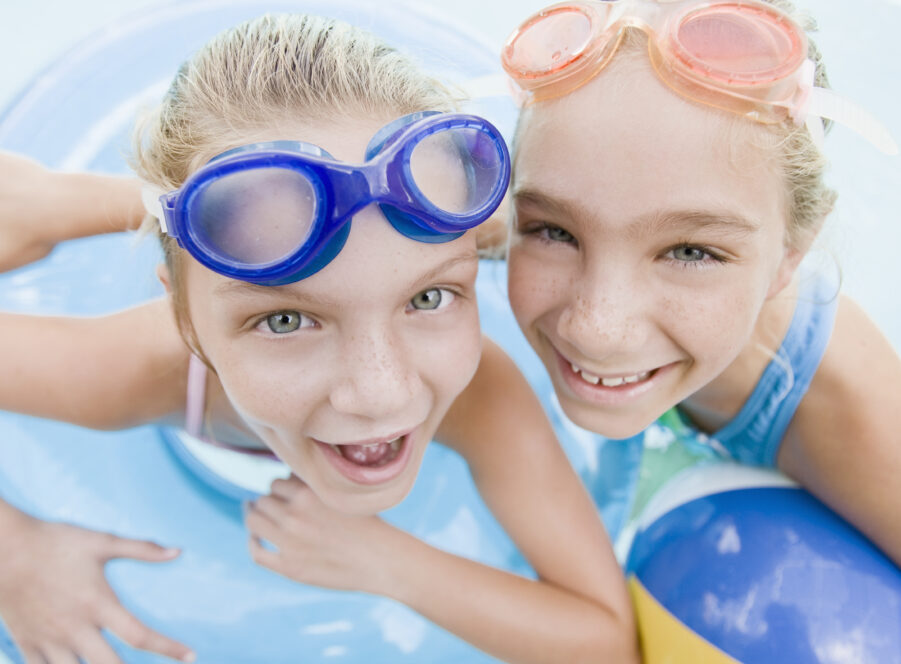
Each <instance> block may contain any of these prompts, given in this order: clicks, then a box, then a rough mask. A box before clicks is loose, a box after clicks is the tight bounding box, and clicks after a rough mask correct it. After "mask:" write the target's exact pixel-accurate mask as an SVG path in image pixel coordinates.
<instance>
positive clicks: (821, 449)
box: [778, 297, 901, 565]
mask: <svg viewBox="0 0 901 664" xmlns="http://www.w3.org/2000/svg"><path fill="white" fill-rule="evenodd" d="M778 463H779V467H780V468H781V469H782V470H783V471H785V472H786V473H787V474H788V475H790V476H791V477H793V478H795V479H796V480H797V481H798V482H800V483H801V484H803V485H804V486H805V487H807V488H808V489H810V491H811V492H813V493H814V494H816V495H817V496H818V497H819V498H820V499H821V500H823V501H824V502H825V503H826V504H828V505H829V506H830V507H832V508H833V509H835V510H836V511H837V512H838V513H840V514H841V515H842V516H844V517H845V518H846V519H848V520H849V521H850V522H851V523H853V524H854V525H855V526H857V528H859V529H860V530H861V531H862V532H863V533H864V535H866V536H867V537H869V538H870V539H871V540H872V541H873V542H874V543H875V544H876V545H877V546H879V547H880V548H881V549H882V550H883V551H884V552H885V553H886V554H887V555H888V556H889V557H890V558H892V559H893V560H894V561H895V563H896V564H899V565H901V530H899V529H898V517H897V514H898V506H899V505H901V484H899V483H898V477H899V475H901V358H899V357H898V354H897V353H896V352H895V351H894V350H893V348H892V346H891V344H890V343H889V342H888V340H887V339H886V338H885V337H884V336H883V335H882V333H881V332H880V331H879V330H878V329H877V327H876V326H875V325H874V323H873V322H872V321H871V320H870V319H869V318H868V317H867V316H866V314H865V313H864V312H863V311H862V310H861V309H860V308H859V307H858V306H857V305H856V304H855V303H854V302H852V301H851V300H850V299H848V298H846V297H842V299H841V301H840V304H839V308H838V314H837V316H836V321H835V329H834V330H833V333H832V338H831V339H830V342H829V345H828V347H827V348H826V353H825V355H824V356H823V361H822V362H821V364H820V367H819V369H818V370H817V373H816V374H815V375H814V378H813V381H812V383H811V385H810V389H809V390H808V392H807V394H806V395H805V397H804V399H803V400H802V402H801V405H800V407H799V408H798V411H797V413H796V414H795V417H794V418H793V420H792V424H791V425H790V426H789V429H788V432H787V434H786V438H785V440H784V442H783V444H782V448H781V450H780V452H779V457H778Z"/></svg>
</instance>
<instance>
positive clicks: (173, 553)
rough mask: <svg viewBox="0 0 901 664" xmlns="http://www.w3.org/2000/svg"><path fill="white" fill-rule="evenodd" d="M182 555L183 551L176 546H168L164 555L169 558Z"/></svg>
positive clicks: (164, 550)
mask: <svg viewBox="0 0 901 664" xmlns="http://www.w3.org/2000/svg"><path fill="white" fill-rule="evenodd" d="M180 553H181V549H177V548H175V547H174V546H167V547H166V548H165V549H163V555H164V556H166V557H168V558H174V557H175V556H177V555H179V554H180Z"/></svg>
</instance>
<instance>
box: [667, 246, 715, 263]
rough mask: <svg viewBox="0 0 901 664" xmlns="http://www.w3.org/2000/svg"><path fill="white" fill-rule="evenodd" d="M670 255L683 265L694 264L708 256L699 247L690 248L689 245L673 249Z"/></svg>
mask: <svg viewBox="0 0 901 664" xmlns="http://www.w3.org/2000/svg"><path fill="white" fill-rule="evenodd" d="M670 253H671V254H672V256H673V258H674V259H676V260H677V261H682V262H684V263H696V262H698V261H702V260H704V259H705V258H707V257H708V256H710V254H709V253H707V252H706V251H704V250H703V249H701V248H700V247H692V246H689V245H685V246H682V247H676V248H675V249H672V250H671V251H670Z"/></svg>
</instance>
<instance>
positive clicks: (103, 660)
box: [78, 630, 122, 664]
mask: <svg viewBox="0 0 901 664" xmlns="http://www.w3.org/2000/svg"><path fill="white" fill-rule="evenodd" d="M78 654H79V655H80V656H81V659H82V660H84V661H85V662H87V664H122V660H121V659H119V656H118V655H117V654H116V651H115V650H113V648H112V646H111V645H110V644H109V642H108V641H107V640H106V639H105V638H104V637H103V634H102V633H101V632H100V631H97V630H89V631H88V632H87V633H86V634H85V635H84V636H82V638H81V639H80V640H79V644H78Z"/></svg>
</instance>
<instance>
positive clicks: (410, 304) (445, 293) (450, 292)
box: [407, 286, 460, 313]
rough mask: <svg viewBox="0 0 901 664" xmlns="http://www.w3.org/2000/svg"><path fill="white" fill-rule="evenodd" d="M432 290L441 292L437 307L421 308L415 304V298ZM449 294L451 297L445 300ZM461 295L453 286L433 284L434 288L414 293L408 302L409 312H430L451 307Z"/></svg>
mask: <svg viewBox="0 0 901 664" xmlns="http://www.w3.org/2000/svg"><path fill="white" fill-rule="evenodd" d="M432 291H438V292H439V293H440V294H441V300H439V304H438V306H437V307H435V308H434V309H425V308H422V309H420V308H417V307H414V306H413V300H415V299H416V298H417V297H419V296H420V295H423V294H425V293H430V292H432ZM447 296H449V298H448V301H447V302H445V301H444V300H445V298H446V297H447ZM459 296H460V293H459V292H457V291H455V290H454V289H452V288H442V287H440V286H433V287H432V288H426V289H425V290H421V291H419V292H418V293H416V295H414V296H413V297H412V298H410V301H409V302H408V303H407V312H408V313H413V312H426V313H430V312H433V311H438V310H440V309H445V308H447V307H449V306H450V305H451V304H452V303H453V302H454V300H455V299H456V298H457V297H459Z"/></svg>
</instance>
